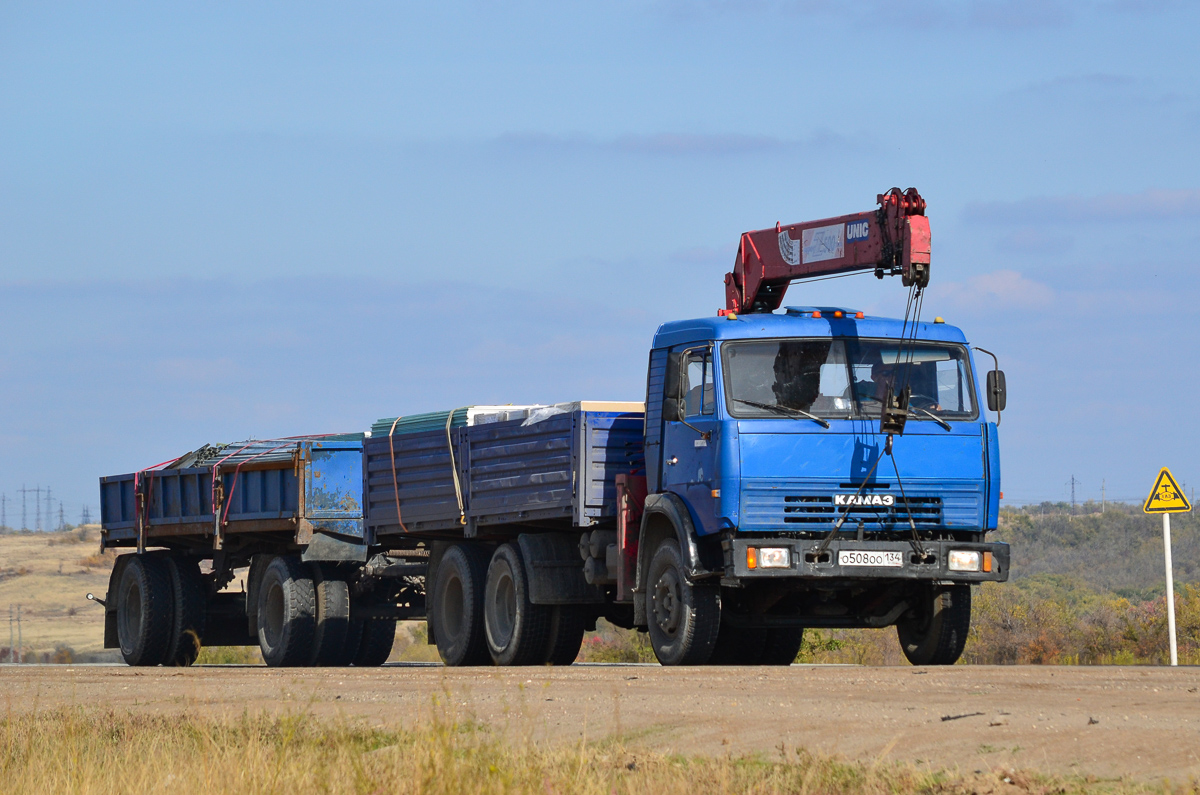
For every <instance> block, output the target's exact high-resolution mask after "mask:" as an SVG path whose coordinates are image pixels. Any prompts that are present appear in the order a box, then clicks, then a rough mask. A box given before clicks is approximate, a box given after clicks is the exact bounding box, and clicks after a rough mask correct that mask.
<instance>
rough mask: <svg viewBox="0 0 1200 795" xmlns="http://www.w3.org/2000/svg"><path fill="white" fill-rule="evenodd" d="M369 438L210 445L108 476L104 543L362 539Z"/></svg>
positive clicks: (103, 494) (103, 491)
mask: <svg viewBox="0 0 1200 795" xmlns="http://www.w3.org/2000/svg"><path fill="white" fill-rule="evenodd" d="M362 439H363V434H337V435H325V436H300V437H292V438H287V439H268V440H262V441H257V440H256V441H246V442H235V443H233V444H220V445H205V446H204V447H201V448H200V449H198V450H195V451H193V452H190V453H186V454H184V455H182V456H180V457H179V458H177V459H175V460H174V461H171V462H169V463H165V464H160V465H158V466H157V467H151V468H149V469H144V470H140V471H138V472H132V473H128V474H124V475H111V476H108V477H103V478H101V479H100V513H101V523H102V527H103V529H104V539H105V544H106V545H107V546H135V545H136V546H138V548H139V549H144V548H145V547H146V546H147V544H150V545H156V544H155V542H156V541H158V540H160V539H163V538H166V537H173V538H181V537H183V536H192V537H193V539H190V540H199V539H203V540H204V542H205V543H211V544H212V547H213V548H214V549H221V548H222V546H223V545H224V543H225V542H226V541H227V540H228V539H229V538H230V537H233V536H237V535H239V534H249V533H255V534H261V533H270V534H274V535H278V534H283V535H285V536H287V537H288V539H289V540H290V541H292V542H294V543H300V544H304V543H308V542H309V541H311V539H312V538H313V533H314V532H319V533H330V534H335V535H338V536H343V537H346V538H347V539H348V540H352V541H354V542H355V543H362V538H363V511H362ZM301 495H303V497H302V496H301ZM214 506H216V510H214ZM218 513H219V520H218V516H217V514H218ZM197 536H198V537H199V539H196V538H195V537H197Z"/></svg>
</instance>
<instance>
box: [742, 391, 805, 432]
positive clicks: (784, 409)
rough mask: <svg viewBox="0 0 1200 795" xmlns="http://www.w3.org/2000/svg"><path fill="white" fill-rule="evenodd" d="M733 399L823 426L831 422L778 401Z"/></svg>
mask: <svg viewBox="0 0 1200 795" xmlns="http://www.w3.org/2000/svg"><path fill="white" fill-rule="evenodd" d="M733 401H734V402H735V403H745V404H746V405H747V406H754V407H755V408H759V409H766V410H767V411H775V412H778V413H780V414H787V415H789V416H792V417H795V418H796V419H801V418H804V419H809V420H812V421H813V422H816V423H819V424H820V425H821V427H822V428H828V427H829V423H828V422H826V421H825V420H823V419H821V418H820V417H818V416H817V415H815V414H809V413H808V412H807V411H802V410H800V409H794V408H792V407H791V406H781V405H779V404H778V403H759V402H758V401H757V400H742V399H741V398H734V399H733Z"/></svg>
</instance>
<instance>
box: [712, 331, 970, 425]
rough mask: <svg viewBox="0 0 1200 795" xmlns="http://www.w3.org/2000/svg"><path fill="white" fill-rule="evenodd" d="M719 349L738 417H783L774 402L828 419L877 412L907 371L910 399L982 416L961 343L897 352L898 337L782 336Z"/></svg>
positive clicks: (963, 416)
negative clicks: (835, 337) (788, 337)
mask: <svg viewBox="0 0 1200 795" xmlns="http://www.w3.org/2000/svg"><path fill="white" fill-rule="evenodd" d="M721 351H722V354H721V355H722V369H723V371H724V381H725V398H726V406H727V409H728V411H729V413H730V415H731V416H734V417H778V416H779V415H780V413H781V412H780V411H778V410H772V409H771V408H770V407H774V406H778V407H780V408H782V409H793V410H798V411H802V412H807V413H809V414H814V415H816V416H818V417H827V418H830V419H849V418H850V417H853V416H859V417H863V416H865V417H878V416H879V409H880V406H881V405H882V400H883V396H884V394H885V392H886V391H887V385H888V383H889V381H894V386H893V388H894V389H895V390H896V391H899V389H900V388H902V387H903V386H904V383H903V379H904V377H905V371H906V370H907V383H908V385H909V386H910V387H911V388H912V400H911V403H910V405H911V406H913V407H915V408H919V409H923V410H925V411H928V412H930V413H932V414H934V415H936V416H937V417H941V418H946V419H953V420H967V419H974V418H975V417H976V416H978V415H977V412H976V411H975V402H974V399H973V392H972V388H971V378H970V369H969V367H968V366H967V362H968V359H967V352H966V349H965V348H964V347H963V346H961V345H951V344H944V343H923V342H918V343H910V344H908V345H906V346H905V347H904V349H903V351H900V350H899V346H898V344H897V343H896V341H894V340H861V339H850V340H843V339H782V340H746V341H744V342H727V343H725V344H724V345H722V346H721ZM897 359H899V364H900V366H899V367H897ZM909 362H911V364H910V365H908V366H907V367H906V366H905V365H907V364H908V363H909ZM756 404H757V405H756ZM913 418H914V419H921V414H920V412H917V413H916V414H915V416H914V417H913Z"/></svg>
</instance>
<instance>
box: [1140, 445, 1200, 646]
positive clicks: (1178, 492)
mask: <svg viewBox="0 0 1200 795" xmlns="http://www.w3.org/2000/svg"><path fill="white" fill-rule="evenodd" d="M1142 510H1143V511H1145V512H1146V513H1161V514H1162V518H1163V560H1164V562H1165V563H1166V567H1167V637H1168V640H1169V641H1170V644H1171V665H1179V650H1178V647H1177V646H1176V644H1175V578H1174V576H1173V575H1172V573H1171V514H1173V513H1187V512H1188V511H1190V510H1192V506H1191V504H1190V503H1189V502H1188V501H1187V497H1185V496H1183V489H1181V488H1179V484H1178V483H1176V482H1175V478H1174V477H1172V476H1171V471H1170V470H1169V469H1167V468H1166V467H1163V468H1162V469H1161V470H1159V473H1158V479H1157V480H1155V481H1154V488H1152V489H1150V496H1149V497H1147V498H1146V504H1145V505H1143V506H1142Z"/></svg>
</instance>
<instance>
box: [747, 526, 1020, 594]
mask: <svg viewBox="0 0 1200 795" xmlns="http://www.w3.org/2000/svg"><path fill="white" fill-rule="evenodd" d="M821 543H822V542H821V541H817V540H813V539H796V538H770V537H766V538H763V537H759V538H734V539H733V540H732V541H727V542H726V544H727V546H726V548H725V561H726V566H725V573H726V577H729V576H730V575H731V574H732V577H733V578H735V579H738V580H746V581H756V580H777V579H799V580H810V581H811V580H820V581H829V580H843V581H845V580H925V581H931V582H946V583H973V582H1005V581H1007V580H1008V544H1003V543H990V544H980V543H968V542H961V541H922V542H921V547H922V548H923V550H924V551H925V557H924V558H920V557H919V556H918V555H917V553H916V551H915V550H914V549H913V545H912V543H910V542H908V541H857V540H853V539H834V540H833V541H830V542H829V545H828V547H826V548H825V549H824V550H823V551H820V552H818V550H819V549H820V547H821ZM748 547H755V548H758V549H761V548H764V547H772V548H780V547H785V548H788V549H789V550H790V553H789V558H790V565H789V566H788V567H787V568H754V569H751V568H749V567H748V566H747V564H746V550H747V548H748ZM842 550H852V551H859V552H899V553H900V555H901V557H902V559H903V565H901V566H898V567H894V566H843V565H841V564H840V563H839V562H838V560H839V554H838V553H839V552H841V551H842ZM952 550H965V551H976V552H979V553H981V555H980V557H981V558H983V554H982V553H985V552H990V553H991V571H951V570H950V568H949V566H948V563H947V559H948V557H949V553H950V552H951V551H952Z"/></svg>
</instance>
